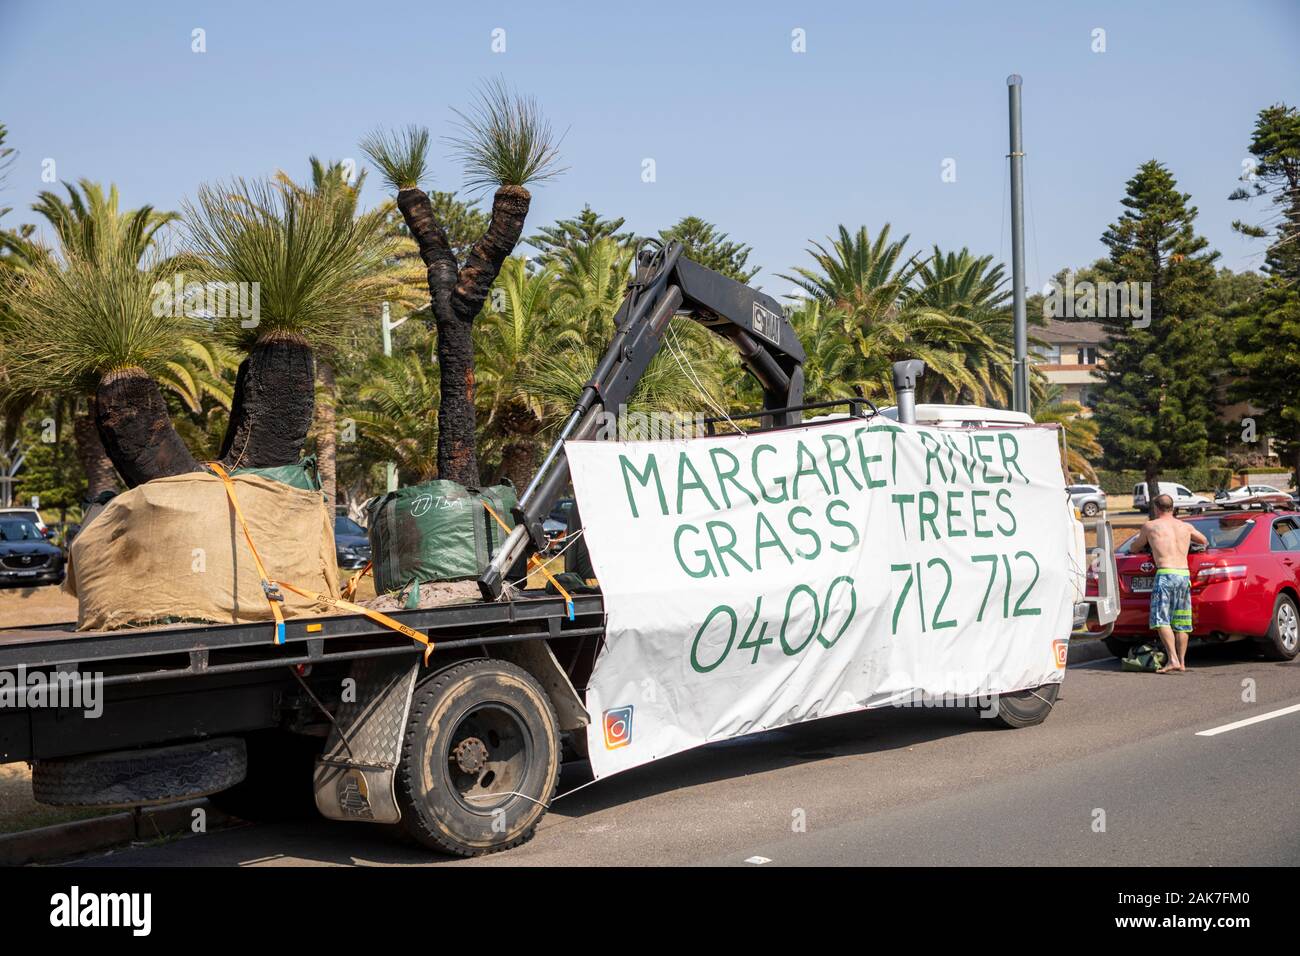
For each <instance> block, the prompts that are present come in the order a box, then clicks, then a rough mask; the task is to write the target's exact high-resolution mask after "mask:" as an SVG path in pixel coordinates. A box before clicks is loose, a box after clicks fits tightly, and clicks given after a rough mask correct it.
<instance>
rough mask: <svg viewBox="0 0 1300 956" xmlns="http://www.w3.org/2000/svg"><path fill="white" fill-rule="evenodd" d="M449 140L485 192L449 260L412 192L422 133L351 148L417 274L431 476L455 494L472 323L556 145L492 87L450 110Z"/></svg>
mask: <svg viewBox="0 0 1300 956" xmlns="http://www.w3.org/2000/svg"><path fill="white" fill-rule="evenodd" d="M457 116H459V118H460V121H461V133H460V135H459V136H456V137H453V138H452V139H451V144H452V146H453V149H454V151H455V153H456V154H457V155H458V156H459V157H460V159H461V160H462V161H463V163H464V166H465V170H466V186H468V187H469V188H470V189H486V188H488V187H495V188H496V191H495V193H494V195H493V198H492V213H491V218H490V219H489V222H488V227H487V230H486V231H485V232H484V233H483V234H482V236H480V237H479V239H478V241H477V242H475V243H474V244H473V245H472V246H471V247H470V249H469V252H468V253H467V254H466V255H465V256H464V261H463V262H458V261H457V256H456V254H455V253H454V252H453V251H452V249H451V246H450V245H449V243H448V240H447V234H446V231H445V228H444V225H443V224H442V223H440V222H439V221H438V219H437V217H436V215H435V214H434V210H433V206H432V204H431V203H430V201H429V195H428V193H426V192H425V191H424V189H423V188H422V186H421V184H422V183H423V182H425V181H426V180H427V178H428V177H427V171H428V152H429V131H428V130H427V129H424V128H422V127H415V126H411V127H407V128H406V129H405V130H403V131H402V132H400V133H395V134H394V133H384V132H376V133H374V134H372V135H371V136H369V137H368V138H367V139H366V140H365V141H364V142H363V143H362V144H361V148H362V149H364V150H365V152H366V153H367V154H368V155H369V156H370V158H371V159H372V160H374V162H375V165H376V166H378V167H379V169H380V172H381V173H382V174H383V177H384V179H385V181H386V182H387V183H388V184H389V186H391V187H392V189H393V190H395V192H396V193H397V207H398V208H399V209H400V210H401V211H402V217H403V219H404V220H405V222H406V225H407V228H408V229H409V230H410V232H411V237H412V238H413V239H415V241H416V244H417V245H418V246H419V248H420V256H421V258H422V259H423V260H424V264H425V266H426V269H427V281H428V285H429V296H430V299H431V308H432V311H433V318H434V324H435V325H436V327H437V330H438V340H437V350H438V365H439V369H440V382H441V386H440V394H439V405H438V416H439V429H438V475H439V477H441V478H446V479H449V480H452V481H458V482H460V483H461V484H465V485H477V484H478V481H479V468H478V455H477V452H476V449H475V438H476V423H477V416H476V411H475V394H474V392H475V374H474V341H473V323H474V320H475V318H476V317H477V316H478V314H479V312H480V310H481V309H482V308H483V302H484V300H485V299H486V298H487V296H488V293H489V292H490V291H491V289H492V284H493V282H495V281H496V277H497V274H498V273H499V272H500V271H501V266H502V264H503V263H504V262H505V260H506V257H507V256H509V255H510V253H511V251H512V250H513V249H514V247H515V245H516V244H517V243H518V242H519V238H520V236H521V235H522V234H523V228H524V219H525V217H526V216H527V215H528V208H529V205H530V203H531V201H532V197H531V194H530V193H529V191H528V189H527V186H528V185H529V184H530V183H538V182H544V181H546V180H548V179H551V178H553V177H554V176H556V175H558V174H559V173H560V172H561V170H560V169H559V168H558V166H557V162H558V150H557V140H556V138H555V136H554V135H553V133H552V132H551V128H550V125H549V124H548V123H547V122H546V120H545V119H544V117H543V116H542V114H541V112H540V110H539V109H538V107H537V105H536V103H535V102H534V101H533V100H531V99H527V98H523V97H520V96H518V95H516V94H514V93H512V92H511V91H510V90H509V89H508V88H507V87H506V86H505V84H504V83H503V82H502V81H499V80H498V81H496V82H492V83H488V84H486V85H484V86H483V87H481V89H480V91H479V95H478V98H477V102H476V103H475V106H474V107H473V108H472V110H471V112H470V113H469V114H464V113H460V112H459V111H457Z"/></svg>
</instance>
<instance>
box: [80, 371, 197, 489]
mask: <svg viewBox="0 0 1300 956" xmlns="http://www.w3.org/2000/svg"><path fill="white" fill-rule="evenodd" d="M91 407H92V409H93V411H94V418H95V428H96V430H97V431H98V432H99V440H100V442H101V443H102V446H103V449H104V451H105V453H106V454H107V455H108V458H109V460H110V461H112V463H113V467H114V468H116V469H117V473H118V474H119V475H121V476H122V481H124V482H125V483H126V486H127V487H128V488H134V487H135V486H136V485H140V484H143V483H144V482H146V481H150V480H152V479H154V478H165V477H168V476H170V475H183V474H185V473H186V472H190V471H198V470H199V469H200V465H199V463H198V462H197V461H196V460H195V459H194V456H193V455H192V454H190V450H189V449H188V448H187V447H185V442H183V441H182V440H181V437H180V435H178V434H176V429H175V427H174V426H173V425H172V420H171V413H170V411H169V410H168V408H167V402H166V400H165V399H164V398H163V396H162V392H161V391H160V390H159V388H158V383H157V382H155V381H154V379H153V377H152V376H151V375H150V374H149V373H148V372H147V371H145V369H143V368H140V367H138V366H135V367H127V368H120V369H114V370H113V371H111V372H109V373H108V374H107V375H105V376H104V377H103V378H102V379H101V380H100V382H99V385H98V386H97V387H96V389H95V394H94V397H93V399H92V400H91ZM87 478H88V479H89V475H87Z"/></svg>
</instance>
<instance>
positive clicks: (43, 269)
mask: <svg viewBox="0 0 1300 956" xmlns="http://www.w3.org/2000/svg"><path fill="white" fill-rule="evenodd" d="M182 269H183V265H182V263H181V261H179V260H177V259H175V258H165V257H162V256H160V255H158V254H156V253H147V254H146V256H145V258H144V260H143V261H140V262H137V260H136V258H135V256H134V255H131V254H129V253H128V252H127V251H125V250H124V249H121V248H119V249H116V250H108V249H101V250H100V252H99V254H97V255H95V257H94V258H86V257H85V256H84V255H83V254H82V253H81V252H79V251H75V250H72V249H65V250H64V259H63V261H62V262H60V261H59V260H58V259H56V258H55V257H53V256H49V257H47V258H45V259H44V260H43V261H41V262H40V263H39V264H37V265H35V266H33V267H32V268H30V269H27V270H25V271H24V272H23V273H21V275H20V277H19V279H18V285H17V286H16V287H11V288H10V289H8V290H6V292H7V293H8V294H10V295H11V297H12V304H13V308H14V311H15V313H16V322H15V327H14V329H13V334H14V335H15V336H16V340H17V341H20V342H22V343H23V348H24V353H25V354H24V357H23V358H22V359H20V361H19V362H18V366H17V369H16V372H17V374H18V376H20V377H21V378H22V379H24V380H27V381H31V382H39V381H42V380H44V381H54V382H60V383H64V384H65V385H66V386H68V387H71V388H74V389H76V390H79V391H85V392H88V393H90V394H91V396H92V397H91V410H92V414H93V419H94V423H95V426H96V429H97V431H98V433H99V437H100V439H101V440H102V442H103V447H104V450H105V452H106V453H107V455H108V457H109V459H110V460H111V461H112V463H113V467H114V468H115V469H116V470H117V472H118V474H119V475H121V477H122V480H123V481H124V482H125V483H126V485H127V487H134V486H135V485H138V484H141V483H142V482H145V481H149V480H150V479H153V478H161V477H166V476H168V475H175V474H181V473H184V472H187V471H194V470H196V469H197V468H198V467H199V465H198V462H196V461H195V460H194V456H193V455H191V454H190V451H189V449H188V448H186V447H185V443H184V442H183V441H181V439H180V437H179V436H178V435H177V433H176V430H175V429H174V428H173V427H172V422H171V418H170V415H169V411H168V408H167V403H166V401H165V400H164V399H163V396H162V393H161V392H160V391H159V388H158V385H157V382H156V381H155V378H154V376H155V375H157V374H158V373H160V372H163V371H164V370H165V369H166V366H167V363H168V362H169V361H170V360H171V359H172V358H173V357H174V356H175V355H177V354H179V353H180V352H181V351H182V350H183V342H184V339H185V338H186V337H187V334H190V333H193V332H194V331H195V329H194V327H193V324H192V322H191V320H189V319H187V318H185V317H184V316H180V317H177V316H173V315H171V314H170V313H164V314H162V315H159V314H156V312H157V310H155V308H154V304H155V302H156V301H157V293H156V289H155V286H156V285H157V284H158V283H170V282H171V280H172V278H173V276H174V275H176V274H178V273H179V272H180V271H181V270H182ZM88 477H91V476H89V475H88Z"/></svg>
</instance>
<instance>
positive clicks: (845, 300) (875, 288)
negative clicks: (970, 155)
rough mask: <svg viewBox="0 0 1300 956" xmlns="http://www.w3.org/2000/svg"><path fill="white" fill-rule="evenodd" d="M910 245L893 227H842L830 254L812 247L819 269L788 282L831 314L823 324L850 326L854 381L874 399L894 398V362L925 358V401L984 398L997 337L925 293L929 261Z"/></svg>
mask: <svg viewBox="0 0 1300 956" xmlns="http://www.w3.org/2000/svg"><path fill="white" fill-rule="evenodd" d="M907 241H908V237H907V236H904V237H903V238H902V239H899V240H895V241H891V240H890V238H889V226H888V224H886V225H885V227H884V228H883V229H881V230H880V233H879V234H878V235H877V236H876V237H875V238H874V239H873V238H872V237H871V235H870V234H869V233H868V231H867V229H866V227H861V228H859V229H858V231H857V232H856V233H850V232H849V231H848V229H846V228H845V227H844V226H840V227H839V232H838V237H837V238H836V239H834V240H832V242H831V245H830V247H829V248H827V247H826V246H824V245H822V244H821V243H813V244H812V248H811V249H809V254H810V255H811V256H812V257H813V260H814V262H815V263H816V268H812V269H809V268H804V267H799V268H796V269H795V270H794V274H793V275H787V276H782V278H784V279H786V280H787V281H790V282H792V283H794V284H795V286H796V287H798V288H799V289H801V290H802V291H803V292H804V293H805V294H806V296H807V297H808V298H810V299H811V300H813V301H815V302H817V303H818V305H819V308H820V309H821V310H823V311H825V312H826V313H827V315H826V317H825V318H824V319H822V321H842V324H843V327H844V329H845V331H846V334H847V335H848V336H849V337H850V340H851V342H852V343H853V347H854V351H855V361H854V363H853V365H852V374H851V376H850V377H851V379H852V381H854V382H855V383H859V384H860V387H862V388H863V390H864V392H865V394H866V397H868V398H871V399H872V400H874V401H878V402H879V401H886V400H888V399H889V398H890V396H891V394H892V374H891V368H892V365H893V363H894V362H896V361H900V360H902V359H908V358H919V359H921V360H923V361H924V362H925V363H926V368H927V373H926V378H925V379H923V380H922V382H921V386H920V392H921V396H922V397H923V398H927V399H930V400H942V401H962V400H965V401H971V400H984V399H985V397H986V395H987V393H988V392H989V384H990V383H989V379H988V377H987V375H986V374H985V373H984V370H985V369H986V368H987V366H988V363H989V358H988V357H989V356H990V355H991V354H992V353H993V351H994V349H995V346H996V344H997V343H996V340H995V338H994V335H993V334H992V332H990V330H988V329H985V328H983V327H982V324H981V322H980V321H978V320H976V319H974V318H970V317H965V316H961V315H955V314H952V313H950V312H948V311H946V310H945V309H943V308H940V307H936V306H934V305H932V304H931V303H930V302H928V301H927V300H926V298H925V297H924V296H921V295H919V294H918V292H917V285H918V283H920V282H922V280H923V274H924V269H925V267H926V260H922V259H921V258H920V257H919V256H917V255H911V256H908V255H907V253H906V247H907ZM831 313H838V315H839V316H840V317H841V319H839V320H835V319H833V318H832V316H831Z"/></svg>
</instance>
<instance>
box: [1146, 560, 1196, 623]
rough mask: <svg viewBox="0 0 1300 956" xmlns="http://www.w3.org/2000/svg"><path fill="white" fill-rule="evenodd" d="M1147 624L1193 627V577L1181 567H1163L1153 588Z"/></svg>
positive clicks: (1158, 572) (1157, 574)
mask: <svg viewBox="0 0 1300 956" xmlns="http://www.w3.org/2000/svg"><path fill="white" fill-rule="evenodd" d="M1147 626H1148V627H1150V628H1151V629H1152V630H1154V629H1155V628H1157V627H1169V628H1173V629H1174V630H1175V631H1190V630H1191V629H1192V578H1191V574H1190V573H1189V572H1187V571H1184V570H1182V569H1181V568H1173V569H1171V568H1161V569H1160V570H1158V571H1157V572H1156V580H1155V584H1154V585H1153V586H1152V588H1151V614H1150V616H1149V617H1148V618H1147Z"/></svg>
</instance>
